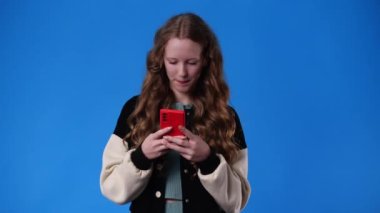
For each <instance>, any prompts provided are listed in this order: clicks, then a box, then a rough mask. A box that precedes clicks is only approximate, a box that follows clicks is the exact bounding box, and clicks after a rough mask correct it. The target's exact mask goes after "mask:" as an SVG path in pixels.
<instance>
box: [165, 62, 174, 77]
mask: <svg viewBox="0 0 380 213" xmlns="http://www.w3.org/2000/svg"><path fill="white" fill-rule="evenodd" d="M165 70H166V75H167V76H168V78H169V80H171V79H173V76H174V74H175V70H174V69H173V67H171V66H166V65H165Z"/></svg>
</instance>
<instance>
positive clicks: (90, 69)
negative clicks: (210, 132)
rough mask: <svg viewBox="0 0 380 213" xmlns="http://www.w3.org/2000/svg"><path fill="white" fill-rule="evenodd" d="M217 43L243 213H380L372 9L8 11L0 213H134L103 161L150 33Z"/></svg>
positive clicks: (0, 48)
mask: <svg viewBox="0 0 380 213" xmlns="http://www.w3.org/2000/svg"><path fill="white" fill-rule="evenodd" d="M187 11H192V12H196V13H198V14H199V15H201V16H202V17H203V18H204V19H205V20H206V21H207V22H208V23H209V24H210V25H211V27H212V28H213V29H214V31H215V32H216V34H217V35H218V37H219V40H220V43H221V46H222V50H223V53H224V57H225V72H226V78H227V81H228V83H229V85H230V89H231V92H232V99H231V105H232V106H234V107H235V108H236V110H237V111H238V113H239V115H240V117H241V120H242V124H243V127H244V130H245V135H246V140H247V142H248V146H249V180H250V182H251V185H252V190H253V191H252V195H251V198H250V200H249V203H248V205H247V207H246V209H245V211H244V212H255V213H271V212H292V213H293V212H334V213H336V212H345V213H346V212H371V213H372V212H380V203H379V197H380V181H379V180H380V166H379V165H380V156H379V151H380V145H379V142H380V125H379V124H380V122H379V121H380V119H379V118H380V116H379V115H380V113H379V109H380V105H379V101H380V97H379V96H380V85H379V83H380V81H379V71H380V27H379V26H380V13H379V11H380V3H379V1H377V0H372V1H371V0H357V1H354V0H352V1H350V0H338V1H330V0H320V1H318V0H298V1H297V0H291V1H281V0H265V1H263V0H257V1H213V2H211V1H201V0H193V1H178V0H176V1H174V0H166V1H127V0H123V1H121V0H115V1H93V0H82V1H74V0H71V1H70V0H68V1H48V0H33V1H31V0H29V1H28V0H24V1H22V0H0V92H1V93H0V94H1V96H0V98H1V99H0V109H1V111H0V134H1V135H0V136H1V142H0V148H1V149H0V155H1V161H0V162H1V164H0V166H1V175H0V190H1V194H0V196H1V197H0V203H1V205H0V212H126V211H128V205H126V206H119V205H116V204H113V203H111V202H110V201H108V200H107V199H106V198H104V197H103V196H102V195H101V194H100V190H99V173H100V169H101V157H102V152H103V148H104V146H105V144H106V142H107V140H108V138H109V136H110V134H111V133H112V131H113V128H114V126H115V123H116V119H117V117H118V115H119V112H120V109H121V107H122V105H123V104H124V102H125V101H126V100H127V99H128V98H129V97H131V96H132V95H135V94H138V93H139V91H140V88H141V83H142V80H143V77H144V73H145V57H146V54H147V51H148V50H149V48H150V47H151V46H152V38H153V35H154V32H155V31H156V29H157V28H158V27H159V26H160V25H161V24H163V22H164V21H165V20H166V19H167V18H169V17H170V16H172V15H174V14H177V13H179V12H187Z"/></svg>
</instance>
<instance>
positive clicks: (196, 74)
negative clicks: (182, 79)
mask: <svg viewBox="0 0 380 213" xmlns="http://www.w3.org/2000/svg"><path fill="white" fill-rule="evenodd" d="M201 72H202V69H201V67H196V68H194V69H192V70H191V72H190V73H191V77H192V78H195V79H198V78H199V76H200V75H201Z"/></svg>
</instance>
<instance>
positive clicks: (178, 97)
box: [174, 93, 192, 104]
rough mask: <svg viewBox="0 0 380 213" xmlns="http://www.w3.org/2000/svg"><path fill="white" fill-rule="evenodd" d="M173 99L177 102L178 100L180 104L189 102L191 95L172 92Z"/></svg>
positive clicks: (190, 101)
mask: <svg viewBox="0 0 380 213" xmlns="http://www.w3.org/2000/svg"><path fill="white" fill-rule="evenodd" d="M174 96H175V99H176V101H177V102H180V103H182V104H191V103H192V100H191V97H190V96H189V95H187V94H182V93H174Z"/></svg>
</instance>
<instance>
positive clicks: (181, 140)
mask: <svg viewBox="0 0 380 213" xmlns="http://www.w3.org/2000/svg"><path fill="white" fill-rule="evenodd" d="M164 139H165V140H167V141H169V142H171V143H176V144H177V145H179V146H183V147H184V146H187V145H188V143H189V141H188V139H187V137H184V136H181V137H172V136H164Z"/></svg>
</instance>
